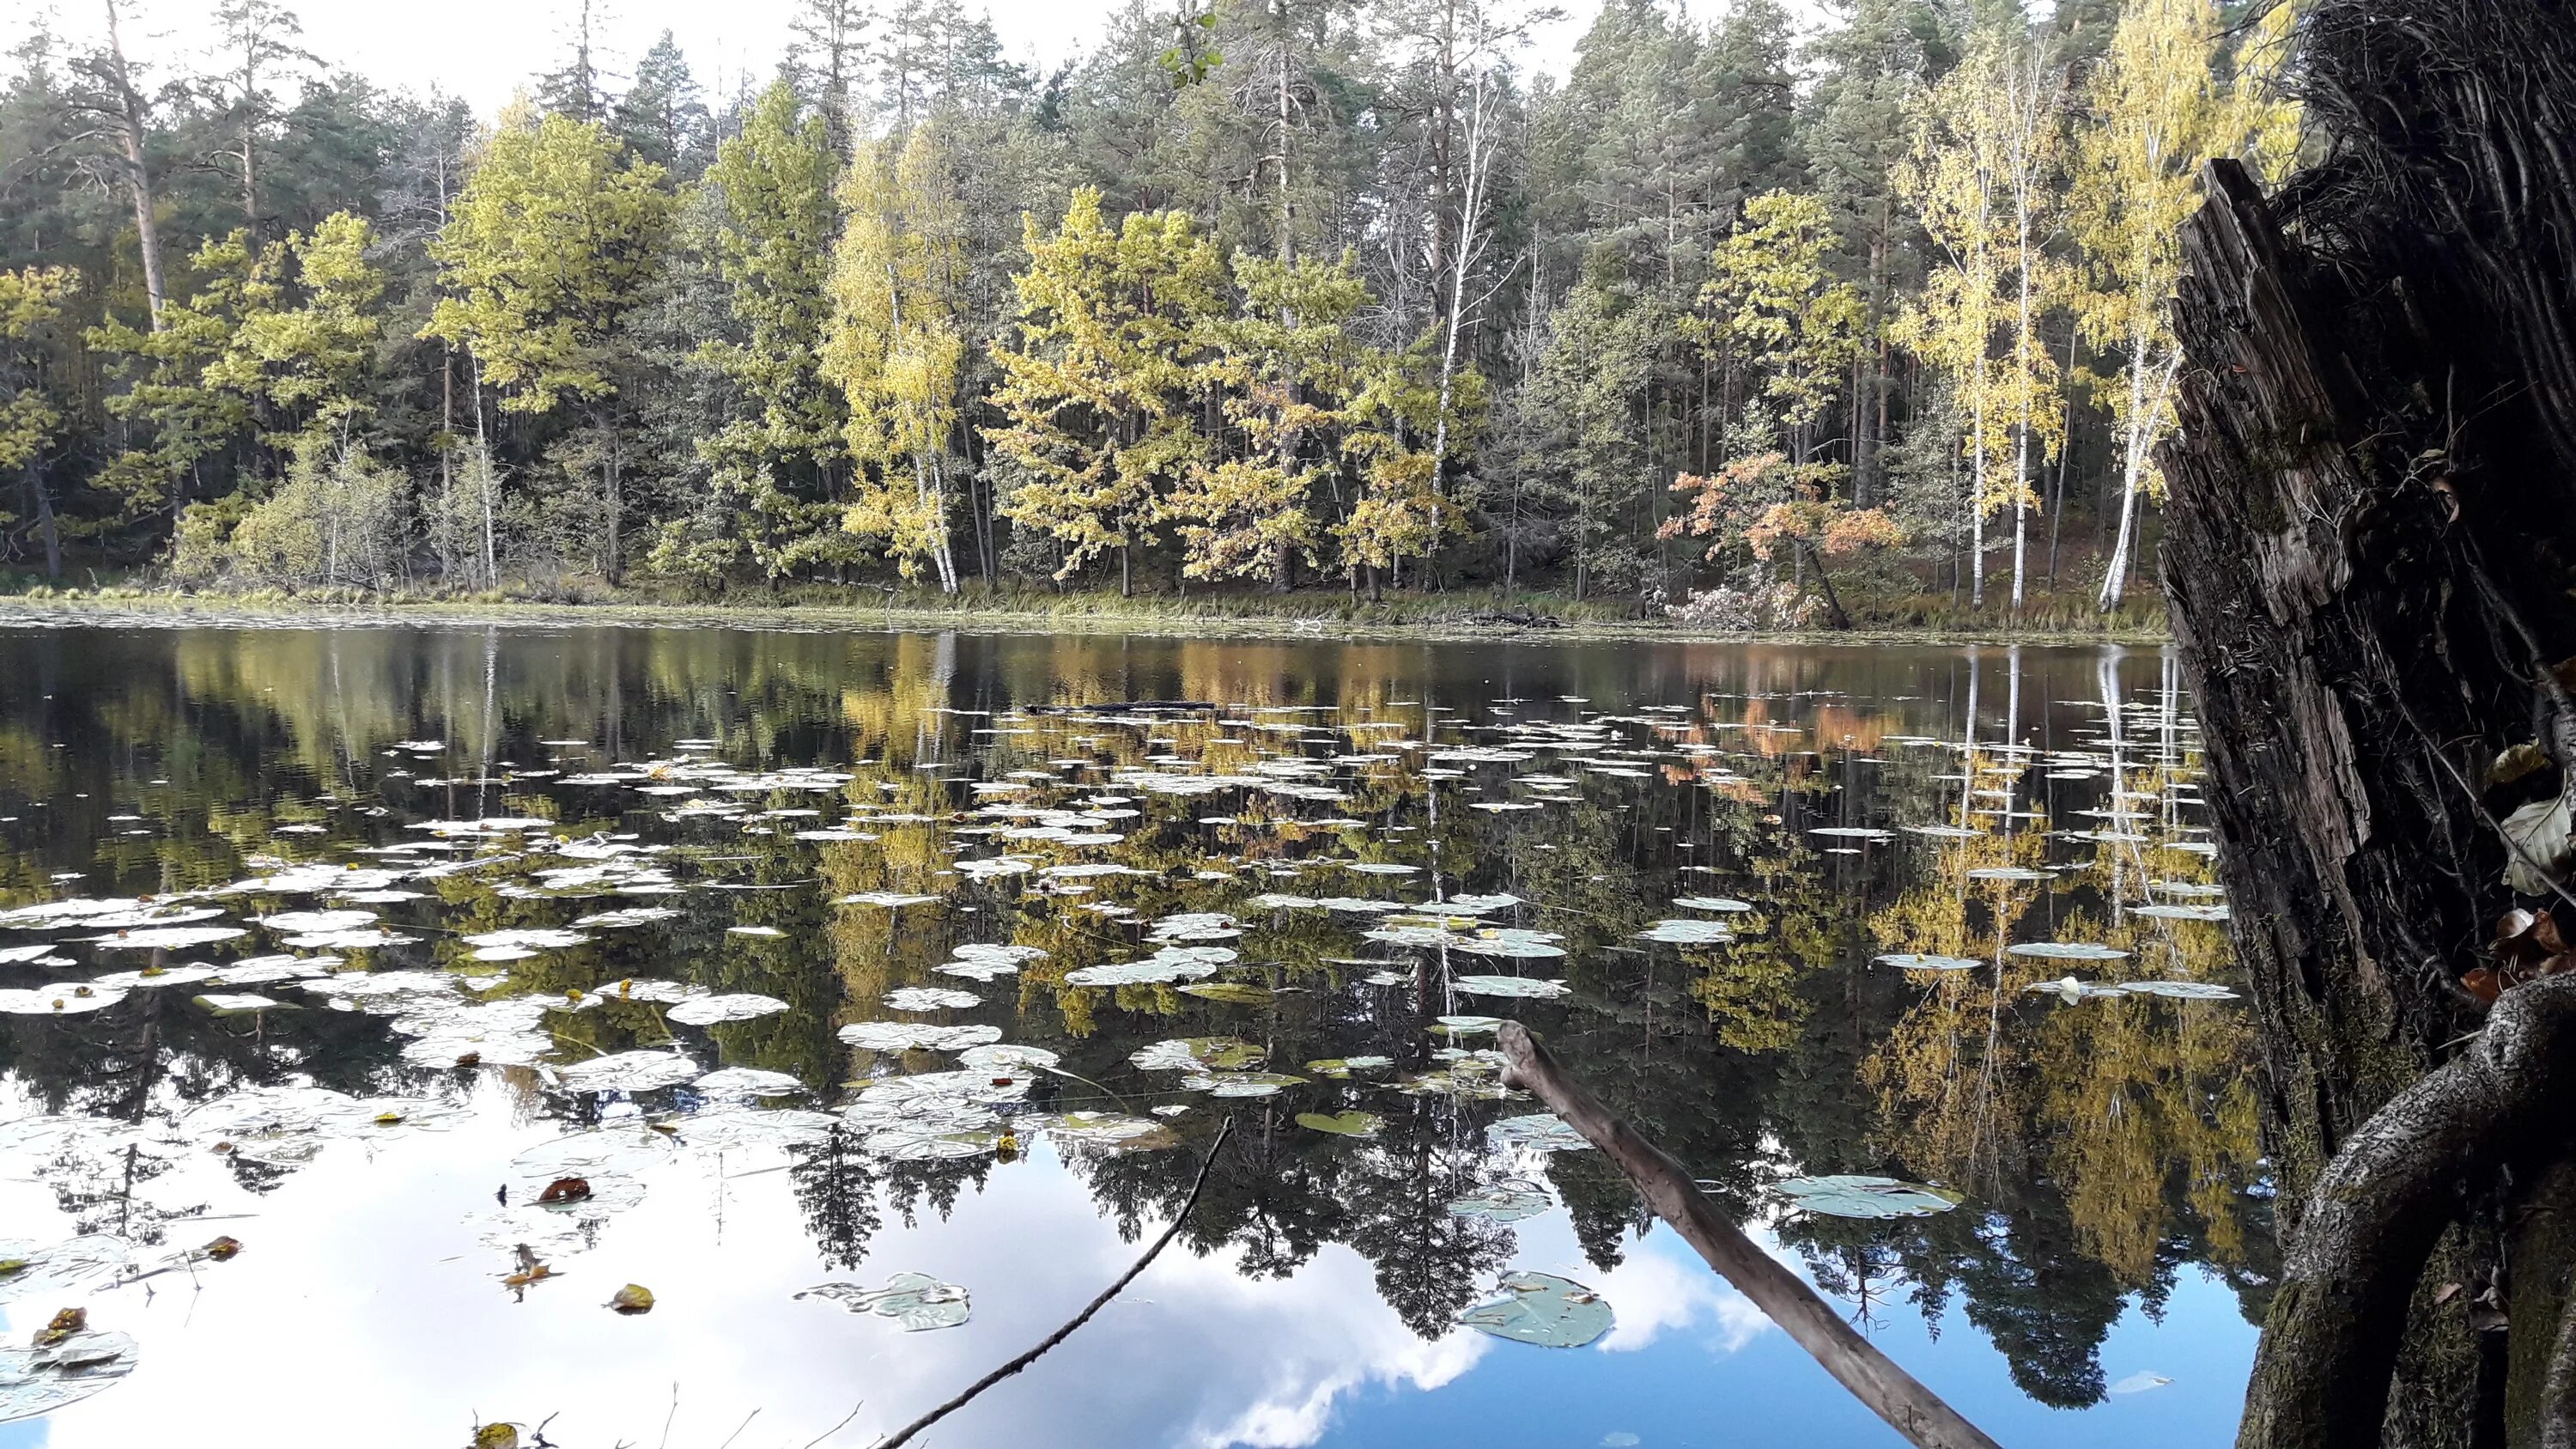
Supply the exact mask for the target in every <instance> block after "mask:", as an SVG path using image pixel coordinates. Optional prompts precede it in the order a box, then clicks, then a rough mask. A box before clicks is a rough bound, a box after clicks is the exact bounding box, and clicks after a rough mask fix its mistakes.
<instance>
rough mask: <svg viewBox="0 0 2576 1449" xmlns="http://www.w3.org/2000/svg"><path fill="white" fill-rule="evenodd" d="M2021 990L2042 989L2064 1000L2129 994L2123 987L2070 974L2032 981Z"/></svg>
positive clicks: (2081, 999) (2082, 999)
mask: <svg viewBox="0 0 2576 1449" xmlns="http://www.w3.org/2000/svg"><path fill="white" fill-rule="evenodd" d="M2022 990H2024V991H2044V992H2047V993H2049V994H2050V995H2052V996H2056V997H2060V998H2062V999H2064V1000H2066V1001H2084V1000H2088V999H2091V998H2096V997H2103V996H2126V995H2128V994H2129V993H2128V991H2127V989H2126V988H2123V987H2118V986H2111V985H2107V984H2105V983H2103V982H2099V981H2078V980H2076V979H2075V978H2074V977H2072V976H2061V977H2059V978H2057V979H2056V980H2055V981H2034V982H2032V983H2031V984H2029V985H2028V986H2025V987H2023V988H2022Z"/></svg>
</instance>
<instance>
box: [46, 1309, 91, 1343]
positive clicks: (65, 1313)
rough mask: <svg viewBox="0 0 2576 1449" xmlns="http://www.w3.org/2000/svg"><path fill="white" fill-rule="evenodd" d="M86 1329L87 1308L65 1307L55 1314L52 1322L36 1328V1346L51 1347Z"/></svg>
mask: <svg viewBox="0 0 2576 1449" xmlns="http://www.w3.org/2000/svg"><path fill="white" fill-rule="evenodd" d="M88 1329H89V1310H88V1309H86V1308H66V1309H64V1310H62V1311H61V1312H60V1313H57V1314H55V1315H54V1317H53V1321H52V1322H50V1323H47V1324H46V1325H45V1326H44V1327H42V1328H39V1329H37V1330H36V1347H38V1348H51V1347H53V1346H54V1345H55V1344H58V1343H60V1342H62V1341H63V1340H64V1339H67V1338H69V1337H71V1336H72V1335H73V1334H75V1333H84V1332H87V1331H88Z"/></svg>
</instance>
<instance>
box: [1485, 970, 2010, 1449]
mask: <svg viewBox="0 0 2576 1449" xmlns="http://www.w3.org/2000/svg"><path fill="white" fill-rule="evenodd" d="M1499 1037H1500V1042H1501V1046H1502V1050H1503V1056H1504V1057H1505V1059H1506V1060H1508V1061H1509V1062H1510V1063H1511V1065H1510V1067H1509V1068H1508V1071H1507V1079H1508V1080H1509V1081H1511V1082H1512V1083H1513V1084H1514V1085H1516V1086H1520V1087H1523V1088H1526V1089H1527V1090H1528V1091H1530V1092H1531V1093H1532V1094H1534V1095H1535V1096H1537V1098H1538V1099H1539V1100H1540V1101H1542V1102H1545V1103H1546V1104H1547V1105H1548V1106H1549V1108H1550V1109H1552V1110H1553V1111H1554V1112H1555V1113H1556V1115H1558V1116H1559V1117H1562V1118H1564V1119H1565V1122H1566V1125H1568V1126H1570V1127H1572V1128H1573V1129H1574V1130H1575V1131H1577V1132H1579V1133H1581V1134H1583V1140H1584V1141H1586V1142H1589V1143H1591V1144H1592V1145H1593V1146H1595V1147H1597V1148H1600V1149H1601V1151H1602V1153H1603V1155H1605V1156H1607V1157H1608V1158H1609V1159H1610V1160H1611V1161H1612V1162H1613V1163H1615V1164H1617V1165H1618V1168H1619V1170H1620V1171H1621V1172H1624V1173H1626V1174H1627V1175H1628V1180H1629V1181H1630V1182H1632V1183H1634V1184H1636V1188H1637V1191H1638V1192H1639V1193H1640V1194H1641V1195H1643V1196H1644V1198H1645V1199H1646V1205H1647V1206H1648V1207H1651V1208H1653V1209H1654V1210H1655V1216H1657V1217H1659V1218H1662V1219H1663V1220H1664V1221H1665V1222H1667V1223H1669V1224H1671V1225H1672V1229H1673V1231H1674V1232H1676V1233H1679V1234H1680V1235H1681V1239H1682V1241H1683V1242H1686V1243H1688V1244H1690V1245H1691V1247H1692V1248H1694V1249H1696V1250H1697V1251H1698V1253H1699V1255H1700V1257H1701V1258H1702V1259H1704V1260H1706V1261H1707V1263H1708V1265H1709V1266H1710V1267H1712V1268H1714V1269H1716V1270H1717V1272H1718V1275H1719V1276H1720V1277H1723V1278H1724V1279H1726V1281H1727V1282H1729V1283H1732V1284H1734V1285H1735V1290H1736V1291H1737V1292H1739V1293H1742V1294H1743V1295H1744V1296H1745V1297H1747V1298H1750V1299H1752V1300H1753V1306H1754V1307H1756V1308H1759V1309H1761V1310H1762V1312H1763V1314H1764V1315H1765V1316H1766V1317H1768V1318H1769V1319H1770V1320H1771V1321H1772V1322H1774V1323H1776V1324H1778V1325H1780V1327H1781V1328H1783V1329H1784V1330H1786V1331H1787V1332H1788V1335H1789V1337H1791V1338H1792V1339H1795V1340H1796V1341H1797V1344H1798V1346H1799V1347H1800V1348H1803V1349H1805V1350H1806V1351H1807V1352H1808V1353H1810V1354H1812V1355H1814V1357H1815V1360H1816V1362H1817V1363H1818V1364H1819V1365H1821V1366H1822V1367H1823V1368H1824V1370H1825V1372H1827V1373H1829V1374H1832V1375H1833V1376H1834V1377H1835V1379H1837V1380H1839V1381H1840V1382H1841V1384H1842V1386H1843V1387H1844V1388H1846V1389H1849V1390H1851V1393H1852V1397H1854V1398H1856V1399H1858V1400H1860V1401H1861V1402H1862V1403H1863V1404H1865V1405H1867V1406H1868V1407H1869V1410H1870V1412H1872V1413H1874V1414H1876V1415H1878V1416H1879V1417H1880V1418H1882V1419H1885V1420H1886V1421H1887V1423H1888V1427H1890V1428H1892V1429H1894V1430H1895V1431H1896V1432H1897V1433H1899V1434H1902V1435H1904V1436H1905V1441H1906V1442H1907V1443H1909V1444H1913V1445H1915V1446H1916V1449H1998V1446H1997V1445H1996V1444H1995V1441H1994V1440H1992V1439H1989V1438H1987V1437H1986V1435H1985V1431H1983V1430H1981V1429H1979V1428H1978V1427H1977V1426H1976V1425H1974V1424H1971V1423H1969V1422H1968V1421H1967V1419H1966V1418H1964V1417H1963V1416H1961V1414H1960V1413H1959V1411H1958V1410H1956V1409H1953V1408H1951V1407H1950V1406H1949V1405H1948V1404H1947V1403H1945V1402H1943V1401H1942V1399H1941V1396H1940V1395H1938V1394H1935V1393H1933V1392H1932V1391H1931V1390H1930V1389H1927V1388H1925V1387H1924V1386H1923V1384H1922V1383H1921V1381H1919V1380H1917V1379H1916V1378H1915V1377H1914V1376H1913V1375H1912V1374H1909V1373H1907V1372H1906V1371H1905V1370H1903V1369H1901V1368H1898V1367H1897V1366H1896V1363H1895V1361H1894V1360H1892V1359H1890V1358H1889V1357H1888V1356H1887V1355H1886V1354H1883V1353H1881V1352H1879V1351H1878V1347H1877V1345H1875V1344H1872V1343H1871V1342H1870V1341H1869V1340H1868V1339H1866V1338H1863V1337H1861V1336H1860V1334H1859V1333H1857V1332H1855V1331H1854V1330H1853V1328H1852V1326H1851V1325H1850V1324H1848V1323H1845V1322H1844V1321H1843V1316H1842V1314H1841V1313H1840V1312H1839V1311H1837V1310H1836V1309H1835V1308H1834V1306H1833V1305H1832V1304H1830V1303H1828V1302H1826V1301H1825V1300H1824V1298H1823V1297H1822V1296H1821V1295H1819V1294H1818V1293H1817V1292H1816V1290H1815V1289H1813V1288H1810V1287H1808V1286H1807V1285H1806V1284H1805V1283H1804V1282H1802V1281H1801V1280H1800V1279H1799V1277H1798V1275H1797V1274H1795V1273H1792V1272H1790V1271H1789V1270H1788V1268H1787V1267H1785V1266H1784V1265H1782V1264H1781V1262H1780V1260H1779V1259H1777V1258H1774V1257H1772V1256H1771V1255H1770V1254H1769V1253H1766V1252H1764V1251H1762V1248H1761V1245H1760V1244H1758V1243H1756V1242H1754V1241H1753V1240H1752V1239H1751V1238H1748V1237H1746V1236H1745V1235H1744V1231H1743V1229H1741V1228H1738V1227H1737V1226H1736V1225H1735V1224H1734V1223H1733V1222H1730V1221H1729V1220H1728V1219H1727V1216H1726V1214H1724V1213H1722V1212H1720V1211H1718V1208H1717V1204H1715V1203H1713V1202H1711V1201H1709V1199H1708V1195H1707V1194H1706V1193H1703V1192H1701V1191H1700V1190H1699V1188H1698V1186H1697V1185H1695V1184H1694V1183H1693V1182H1692V1181H1691V1176H1690V1174H1689V1173H1687V1172H1685V1171H1683V1170H1682V1166H1681V1164H1680V1163H1678V1162H1675V1161H1673V1159H1672V1158H1671V1157H1670V1156H1667V1155H1666V1154H1665V1152H1664V1150H1663V1149H1662V1148H1660V1147H1657V1146H1656V1145H1655V1144H1654V1143H1652V1142H1649V1141H1647V1140H1646V1139H1645V1138H1644V1137H1643V1136H1641V1135H1640V1134H1639V1133H1638V1132H1637V1129H1635V1128H1633V1127H1631V1126H1629V1125H1628V1124H1627V1123H1626V1122H1624V1121H1622V1120H1621V1119H1620V1118H1619V1117H1618V1115H1617V1114H1615V1113H1613V1112H1612V1111H1611V1110H1610V1109H1609V1108H1607V1107H1604V1106H1602V1105H1601V1103H1600V1101H1599V1100H1598V1099H1597V1098H1595V1097H1594V1096H1593V1095H1592V1094H1591V1093H1590V1092H1587V1091H1585V1090H1584V1089H1583V1087H1582V1085H1581V1084H1580V1083H1578V1082H1576V1081H1575V1080H1574V1079H1573V1078H1572V1077H1569V1076H1567V1075H1566V1073H1565V1069H1564V1068H1563V1067H1561V1066H1559V1065H1557V1061H1556V1058H1555V1057H1553V1056H1551V1055H1549V1053H1548V1050H1547V1048H1545V1047H1543V1046H1540V1045H1539V1044H1538V1041H1537V1039H1536V1038H1534V1037H1532V1036H1531V1035H1530V1034H1529V1031H1528V1029H1527V1028H1525V1027H1523V1026H1522V1025H1521V1024H1520V1023H1519V1022H1516V1021H1507V1022H1505V1023H1503V1026H1502V1029H1501V1031H1500V1033H1499Z"/></svg>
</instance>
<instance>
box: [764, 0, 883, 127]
mask: <svg viewBox="0 0 2576 1449" xmlns="http://www.w3.org/2000/svg"><path fill="white" fill-rule="evenodd" d="M874 19H875V17H874V15H872V14H871V13H870V11H869V10H868V7H867V6H866V5H865V4H863V3H861V0H797V3H796V11H795V13H794V14H793V15H792V16H790V17H789V19H788V21H787V28H788V30H789V32H790V33H791V34H793V35H794V36H795V37H796V38H795V40H794V41H792V42H791V43H790V44H789V46H788V50H787V63H786V67H785V69H786V73H787V74H788V75H789V76H791V77H793V78H794V79H795V81H796V84H797V86H798V88H799V89H801V90H802V91H803V92H804V94H805V96H806V98H807V99H808V100H811V101H812V102H813V103H814V104H815V106H816V107H817V108H818V109H819V110H820V111H821V112H822V115H823V134H824V138H825V139H826V141H827V142H828V143H829V145H830V147H831V152H832V154H833V155H834V156H836V157H837V156H846V155H848V154H849V153H850V146H851V143H852V142H853V141H855V140H856V139H857V137H858V134H859V125H860V123H861V122H862V121H863V120H864V119H865V118H864V117H863V116H861V115H860V113H859V85H860V82H861V80H862V78H863V76H864V73H865V67H866V64H867V33H868V26H869V25H870V23H872V22H873V20H874Z"/></svg>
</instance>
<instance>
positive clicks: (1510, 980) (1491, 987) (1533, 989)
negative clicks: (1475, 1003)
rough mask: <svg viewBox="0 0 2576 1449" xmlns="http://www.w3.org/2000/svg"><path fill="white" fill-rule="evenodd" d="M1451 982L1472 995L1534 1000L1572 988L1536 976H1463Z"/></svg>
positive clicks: (1564, 992)
mask: <svg viewBox="0 0 2576 1449" xmlns="http://www.w3.org/2000/svg"><path fill="white" fill-rule="evenodd" d="M1450 984H1451V985H1453V986H1455V987H1457V988H1458V989H1459V990H1460V991H1463V992H1466V993H1467V994H1468V995H1470V996H1516V997H1525V998H1530V999H1533V1000H1544V999H1547V998H1551V997H1558V996H1563V995H1565V994H1566V992H1567V991H1568V990H1569V989H1570V988H1568V987H1567V986H1566V984H1565V983H1564V982H1562V981H1550V980H1546V979H1544V978H1541V977H1536V976H1461V977H1458V978H1456V979H1455V980H1453V981H1452V982H1451V983H1450Z"/></svg>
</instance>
